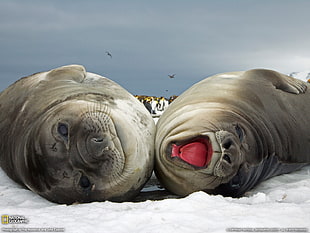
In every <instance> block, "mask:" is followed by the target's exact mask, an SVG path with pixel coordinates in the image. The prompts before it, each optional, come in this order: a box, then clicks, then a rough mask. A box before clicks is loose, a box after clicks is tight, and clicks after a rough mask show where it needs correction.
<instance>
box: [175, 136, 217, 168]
mask: <svg viewBox="0 0 310 233" xmlns="http://www.w3.org/2000/svg"><path fill="white" fill-rule="evenodd" d="M211 155H212V154H210V153H208V148H207V145H205V144H204V143H202V142H199V141H196V142H192V143H188V144H186V145H183V146H177V145H175V144H173V145H172V155H171V156H172V157H179V158H181V159H182V160H184V161H185V162H187V163H189V164H192V165H194V166H197V167H204V166H206V165H207V164H208V163H209V161H210V159H211V158H209V157H210V156H211Z"/></svg>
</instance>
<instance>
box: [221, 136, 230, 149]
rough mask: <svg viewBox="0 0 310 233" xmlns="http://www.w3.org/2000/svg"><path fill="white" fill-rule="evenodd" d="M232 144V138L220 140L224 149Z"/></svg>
mask: <svg viewBox="0 0 310 233" xmlns="http://www.w3.org/2000/svg"><path fill="white" fill-rule="evenodd" d="M231 145H232V140H231V139H226V140H224V141H223V142H222V147H223V148H224V149H226V150H228V149H229V148H230V147H231Z"/></svg>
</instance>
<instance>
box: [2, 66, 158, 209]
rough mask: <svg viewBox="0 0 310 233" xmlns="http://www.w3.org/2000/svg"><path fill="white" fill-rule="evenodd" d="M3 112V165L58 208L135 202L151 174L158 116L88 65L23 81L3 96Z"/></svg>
mask: <svg viewBox="0 0 310 233" xmlns="http://www.w3.org/2000/svg"><path fill="white" fill-rule="evenodd" d="M0 108H1V117H0V137H1V140H0V141H1V147H0V163H1V167H2V168H3V170H4V171H5V172H6V173H7V175H8V176H9V177H11V178H12V179H13V180H14V181H16V182H18V183H19V184H22V185H25V186H26V187H28V188H29V189H30V190H32V191H33V192H35V193H38V194H39V195H41V196H42V197H44V198H46V199H48V200H50V201H52V202H56V203H65V204H71V203H76V202H77V203H81V202H91V201H104V200H110V201H117V202H118V201H126V200H131V199H132V198H133V197H135V196H136V194H138V193H139V191H140V189H141V188H142V186H143V185H144V184H145V183H146V181H147V180H148V179H149V177H150V176H151V174H152V171H153V166H154V152H153V150H154V136H155V124H154V122H153V120H152V117H151V116H150V114H149V113H148V111H147V110H146V109H145V107H144V106H143V105H142V104H141V103H140V102H139V101H138V100H136V98H134V96H132V95H131V94H130V93H128V92H127V91H126V90H125V89H123V88H122V87H121V86H119V85H118V84H116V83H115V82H113V81H111V80H109V79H107V78H104V77H101V76H99V75H97V74H94V73H89V72H86V70H85V68H84V67H83V66H79V65H70V66H63V67H60V68H57V69H53V70H51V71H48V72H42V73H37V74H33V75H31V76H28V77H25V78H22V79H20V80H19V81H17V82H16V83H14V84H12V85H11V86H10V87H8V88H7V89H6V90H4V91H3V92H2V93H1V95H0Z"/></svg>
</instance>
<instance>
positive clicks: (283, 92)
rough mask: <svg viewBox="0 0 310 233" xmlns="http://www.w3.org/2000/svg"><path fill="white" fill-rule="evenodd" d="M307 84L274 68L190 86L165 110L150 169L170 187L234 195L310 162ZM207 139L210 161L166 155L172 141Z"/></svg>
mask: <svg viewBox="0 0 310 233" xmlns="http://www.w3.org/2000/svg"><path fill="white" fill-rule="evenodd" d="M309 90H310V89H309V83H305V82H302V81H300V80H297V79H293V78H291V77H288V76H286V75H283V74H280V73H277V72H275V71H271V70H260V69H259V70H250V71H246V72H232V73H224V74H219V75H215V76H212V77H209V78H207V79H205V80H202V81H201V82H199V83H197V84H195V85H194V86H192V87H191V88H189V89H188V90H187V91H185V92H184V93H183V94H182V95H181V96H179V97H178V98H177V99H176V100H175V101H174V102H173V103H172V104H171V105H170V106H169V108H168V109H167V110H166V111H165V112H164V114H163V115H162V116H161V118H160V120H159V122H158V124H157V132H156V137H155V149H156V151H155V172H156V175H157V177H158V179H159V180H160V182H161V183H162V184H163V186H164V187H166V188H167V189H168V190H170V191H171V192H173V193H175V194H178V195H181V196H184V195H188V194H190V193H192V192H195V191H199V190H204V191H206V192H208V193H212V194H222V195H225V196H232V197H239V196H241V195H242V194H244V193H245V192H246V191H248V190H249V189H251V188H253V187H254V186H255V185H256V184H258V183H259V182H261V181H263V180H265V179H267V178H269V177H272V176H275V175H279V174H283V173H288V172H291V171H294V170H296V169H299V168H300V167H302V166H304V165H305V164H309V163H310V133H309V132H310V121H309V119H310V105H309V103H310V91H309ZM195 138H205V139H207V140H209V141H210V143H211V144H212V148H213V154H212V159H211V162H210V163H209V164H208V165H207V166H205V167H195V166H193V165H191V164H189V163H187V162H185V161H183V160H182V159H180V158H178V157H172V156H171V147H172V145H173V144H177V145H180V144H181V145H182V144H186V143H187V142H190V141H191V140H193V139H195Z"/></svg>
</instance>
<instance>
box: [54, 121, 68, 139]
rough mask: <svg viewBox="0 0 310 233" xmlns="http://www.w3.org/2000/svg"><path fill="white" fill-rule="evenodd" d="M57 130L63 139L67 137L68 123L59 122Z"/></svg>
mask: <svg viewBox="0 0 310 233" xmlns="http://www.w3.org/2000/svg"><path fill="white" fill-rule="evenodd" d="M57 131H58V133H59V134H60V135H61V136H63V137H64V138H65V139H68V135H69V130H68V125H66V124H63V123H59V124H58V128H57Z"/></svg>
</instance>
